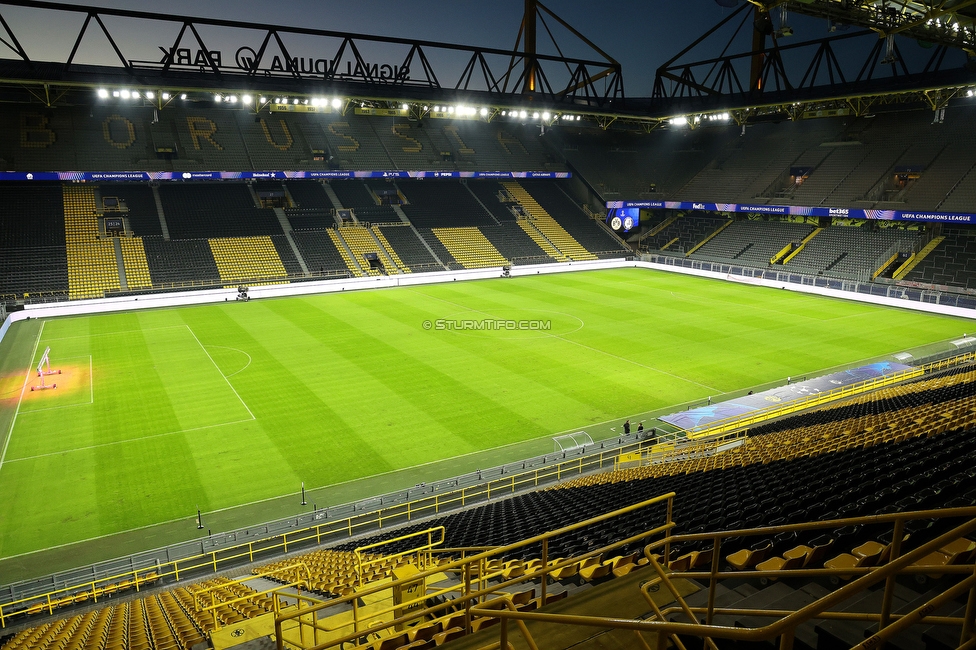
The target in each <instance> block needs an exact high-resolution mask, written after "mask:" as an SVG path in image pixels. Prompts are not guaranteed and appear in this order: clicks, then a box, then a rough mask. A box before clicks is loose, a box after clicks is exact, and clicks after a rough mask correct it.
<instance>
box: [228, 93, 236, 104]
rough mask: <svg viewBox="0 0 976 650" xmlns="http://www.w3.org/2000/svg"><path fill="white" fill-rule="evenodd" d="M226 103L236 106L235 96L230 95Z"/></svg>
mask: <svg viewBox="0 0 976 650" xmlns="http://www.w3.org/2000/svg"><path fill="white" fill-rule="evenodd" d="M227 101H229V102H230V103H231V104H236V103H237V95H231V96H230V97H228V98H227Z"/></svg>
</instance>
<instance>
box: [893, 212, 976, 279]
mask: <svg viewBox="0 0 976 650" xmlns="http://www.w3.org/2000/svg"><path fill="white" fill-rule="evenodd" d="M942 236H943V237H944V239H943V240H942V241H941V242H940V243H939V244H938V245H937V246H936V247H935V249H934V250H933V251H932V252H931V253H929V254H928V256H927V257H926V258H925V259H923V260H922V261H920V262H919V263H918V264H917V265H916V266H915V268H914V269H913V270H912V271H911V272H910V273H908V275H907V276H906V278H905V279H906V280H909V281H911V282H928V283H933V284H938V285H951V286H956V287H964V288H967V289H976V232H973V231H972V230H971V229H969V228H950V227H943V228H942Z"/></svg>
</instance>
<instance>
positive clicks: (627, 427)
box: [624, 420, 630, 436]
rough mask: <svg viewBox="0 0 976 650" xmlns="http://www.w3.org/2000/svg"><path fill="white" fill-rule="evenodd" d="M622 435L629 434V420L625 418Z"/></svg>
mask: <svg viewBox="0 0 976 650" xmlns="http://www.w3.org/2000/svg"><path fill="white" fill-rule="evenodd" d="M624 435H625V436H629V435H630V420H627V421H626V422H624Z"/></svg>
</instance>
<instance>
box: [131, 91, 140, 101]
mask: <svg viewBox="0 0 976 650" xmlns="http://www.w3.org/2000/svg"><path fill="white" fill-rule="evenodd" d="M132 99H139V91H138V90H133V91H132Z"/></svg>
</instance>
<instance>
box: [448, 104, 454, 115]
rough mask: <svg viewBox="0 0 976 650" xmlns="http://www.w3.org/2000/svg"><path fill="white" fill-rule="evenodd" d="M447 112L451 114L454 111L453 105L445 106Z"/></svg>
mask: <svg viewBox="0 0 976 650" xmlns="http://www.w3.org/2000/svg"><path fill="white" fill-rule="evenodd" d="M447 112H448V113H452V114H453V113H454V107H453V106H448V107H447Z"/></svg>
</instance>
